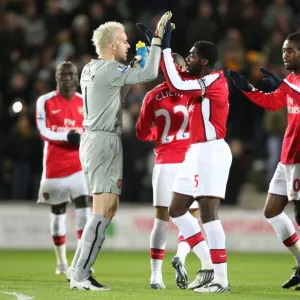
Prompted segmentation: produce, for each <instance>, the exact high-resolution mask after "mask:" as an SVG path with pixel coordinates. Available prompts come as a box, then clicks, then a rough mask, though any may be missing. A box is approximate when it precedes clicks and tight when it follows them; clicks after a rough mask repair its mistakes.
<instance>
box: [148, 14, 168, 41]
mask: <svg viewBox="0 0 300 300" xmlns="http://www.w3.org/2000/svg"><path fill="white" fill-rule="evenodd" d="M171 17H172V13H171V12H170V11H167V12H166V13H165V14H164V15H163V16H162V17H161V18H160V20H159V21H158V23H157V26H156V30H155V33H154V37H153V39H152V41H151V45H157V46H161V42H162V39H163V37H164V32H165V26H166V24H167V22H168V21H169V20H170V19H171Z"/></svg>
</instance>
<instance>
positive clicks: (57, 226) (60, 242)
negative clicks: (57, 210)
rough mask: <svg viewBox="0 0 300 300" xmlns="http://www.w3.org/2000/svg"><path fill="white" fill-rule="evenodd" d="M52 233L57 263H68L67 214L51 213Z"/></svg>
mask: <svg viewBox="0 0 300 300" xmlns="http://www.w3.org/2000/svg"><path fill="white" fill-rule="evenodd" d="M50 233H51V235H52V240H53V245H54V251H55V254H56V260H57V264H68V261H67V250H66V214H61V215H55V214H53V213H50Z"/></svg>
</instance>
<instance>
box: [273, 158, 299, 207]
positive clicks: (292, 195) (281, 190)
mask: <svg viewBox="0 0 300 300" xmlns="http://www.w3.org/2000/svg"><path fill="white" fill-rule="evenodd" d="M268 193H270V194H276V195H282V196H287V197H288V200H289V201H292V200H300V164H293V165H284V164H282V163H279V164H278V165H277V168H276V171H275V173H274V175H273V178H272V180H271V182H270V185H269V191H268Z"/></svg>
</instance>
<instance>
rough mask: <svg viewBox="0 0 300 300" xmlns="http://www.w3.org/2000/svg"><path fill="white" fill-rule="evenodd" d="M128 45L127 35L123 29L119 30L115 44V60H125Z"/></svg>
mask: <svg viewBox="0 0 300 300" xmlns="http://www.w3.org/2000/svg"><path fill="white" fill-rule="evenodd" d="M129 48H130V45H129V44H128V41H127V35H126V33H125V31H123V30H122V31H120V32H119V37H118V44H117V45H116V60H117V61H119V62H125V61H126V60H127V53H128V49H129Z"/></svg>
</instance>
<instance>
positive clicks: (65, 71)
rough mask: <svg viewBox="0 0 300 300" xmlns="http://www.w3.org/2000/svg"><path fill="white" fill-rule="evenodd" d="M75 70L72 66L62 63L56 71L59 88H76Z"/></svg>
mask: <svg viewBox="0 0 300 300" xmlns="http://www.w3.org/2000/svg"><path fill="white" fill-rule="evenodd" d="M77 76H78V74H77V70H76V68H75V67H74V66H70V65H65V66H64V65H63V66H62V67H61V69H60V70H58V73H57V83H58V86H59V89H61V90H64V91H75V90H76V88H77Z"/></svg>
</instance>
